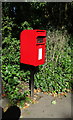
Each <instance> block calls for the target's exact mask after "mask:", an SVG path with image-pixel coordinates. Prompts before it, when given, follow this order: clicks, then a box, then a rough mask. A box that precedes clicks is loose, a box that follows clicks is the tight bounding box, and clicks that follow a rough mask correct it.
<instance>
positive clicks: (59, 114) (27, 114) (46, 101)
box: [0, 93, 72, 118]
mask: <svg viewBox="0 0 73 120" xmlns="http://www.w3.org/2000/svg"><path fill="white" fill-rule="evenodd" d="M39 96H40V99H39V100H38V102H37V103H35V104H31V105H30V106H29V107H28V108H26V109H21V117H20V118H71V112H72V111H71V105H72V103H71V102H72V101H71V98H72V94H70V93H68V95H67V97H65V96H61V97H60V98H58V97H57V98H54V97H52V96H50V95H47V94H43V93H39ZM54 100H55V101H56V102H55V104H52V101H54ZM6 104H8V101H7V100H6V99H1V100H0V106H2V107H3V108H5V106H6Z"/></svg>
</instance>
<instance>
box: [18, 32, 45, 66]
mask: <svg viewBox="0 0 73 120" xmlns="http://www.w3.org/2000/svg"><path fill="white" fill-rule="evenodd" d="M45 52H46V30H23V31H22V32H21V34H20V63H23V64H28V65H33V66H38V65H42V64H44V63H45Z"/></svg>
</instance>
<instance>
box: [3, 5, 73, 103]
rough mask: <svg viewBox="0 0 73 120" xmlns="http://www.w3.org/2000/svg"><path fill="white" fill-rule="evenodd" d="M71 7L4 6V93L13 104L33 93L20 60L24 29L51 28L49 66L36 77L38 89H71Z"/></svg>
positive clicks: (48, 34) (49, 31)
mask: <svg viewBox="0 0 73 120" xmlns="http://www.w3.org/2000/svg"><path fill="white" fill-rule="evenodd" d="M24 6H25V7H24ZM70 6H71V7H72V4H71V3H64V4H63V6H62V3H60V4H59V3H55V4H53V3H20V4H18V3H3V17H2V19H3V20H2V26H3V27H2V36H3V38H2V41H3V42H2V48H3V49H2V79H3V91H4V92H5V94H6V95H7V97H8V98H9V99H10V101H11V102H12V104H13V103H16V102H17V100H21V99H25V100H26V96H27V95H28V94H29V90H28V89H26V88H27V86H26V83H28V82H29V79H30V77H29V75H30V71H29V70H28V71H27V72H24V71H22V70H21V69H20V60H19V59H20V53H19V50H20V40H19V35H20V32H21V31H22V30H23V29H35V28H40V29H47V46H46V63H45V64H44V65H41V66H39V72H38V73H36V74H35V88H41V90H42V91H47V92H48V91H51V92H57V93H59V92H67V90H68V89H71V85H70V84H71V45H70V41H71V39H72V36H71V35H69V33H68V32H71V26H72V22H71V20H70V21H69V22H70V23H68V24H67V25H66V23H67V22H68V19H70V17H71V16H70V14H71V13H70V11H71V10H72V9H73V7H72V9H70ZM56 7H57V8H58V7H60V8H58V10H59V9H60V10H61V8H63V9H62V10H61V11H60V10H59V12H60V15H59V13H58V11H56V9H55V8H56ZM14 8H15V9H14ZM27 9H28V11H27ZM54 10H55V11H54ZM29 11H30V12H29ZM62 12H64V14H63V13H62ZM69 13H70V14H69ZM55 15H56V16H57V18H56V19H55ZM58 15H59V16H58ZM22 16H23V17H22ZM62 16H63V17H64V21H62V20H63V18H62ZM58 17H59V18H58ZM68 17H69V18H68ZM60 18H61V19H60ZM65 21H66V23H65ZM69 25H70V26H69ZM58 28H59V29H58ZM67 28H68V29H67ZM22 81H23V84H22ZM24 84H25V85H24Z"/></svg>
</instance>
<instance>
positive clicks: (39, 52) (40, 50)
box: [38, 48, 42, 60]
mask: <svg viewBox="0 0 73 120" xmlns="http://www.w3.org/2000/svg"><path fill="white" fill-rule="evenodd" d="M41 59H42V48H39V49H38V60H41Z"/></svg>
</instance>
